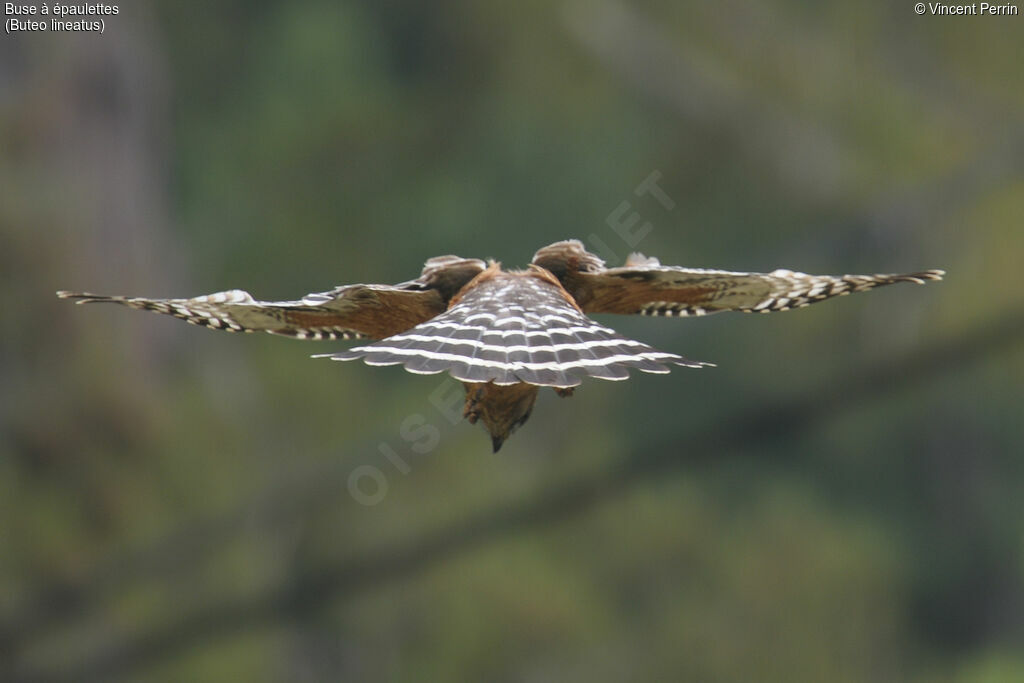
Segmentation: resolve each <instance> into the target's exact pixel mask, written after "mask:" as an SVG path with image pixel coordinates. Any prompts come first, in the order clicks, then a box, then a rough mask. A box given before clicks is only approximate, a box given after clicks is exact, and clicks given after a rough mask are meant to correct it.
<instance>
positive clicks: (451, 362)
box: [323, 274, 709, 387]
mask: <svg viewBox="0 0 1024 683" xmlns="http://www.w3.org/2000/svg"><path fill="white" fill-rule="evenodd" d="M503 275H504V277H502V278H496V279H494V280H490V281H487V282H485V283H482V284H480V285H478V286H477V287H476V288H475V289H473V290H471V291H469V292H468V293H466V294H465V295H464V296H463V298H462V299H461V300H460V301H459V302H458V303H457V304H456V305H455V306H453V307H452V308H451V309H449V310H448V311H447V312H446V313H444V314H442V315H440V316H437V317H436V318H433V319H431V320H428V321H427V322H424V323H421V324H420V325H417V326H416V327H414V328H412V329H410V330H408V331H407V332H402V333H399V334H396V335H393V336H391V337H388V338H387V339H383V340H381V341H379V342H377V343H375V344H370V345H368V346H360V347H356V348H353V349H349V350H348V351H342V352H340V353H333V354H323V356H326V357H329V358H331V359H333V360H355V359H358V358H362V359H363V360H364V361H365V362H366V363H367V364H369V365H403V366H404V367H405V369H406V370H409V371H410V372H415V373H423V374H433V373H439V372H448V373H450V374H451V375H452V376H453V377H455V378H456V379H459V380H462V381H464V382H474V383H485V382H492V383H494V384H496V385H511V384H517V383H520V382H525V383H528V384H535V385H539V386H551V387H574V386H577V385H579V384H580V382H582V380H583V379H584V378H585V377H597V378H601V379H609V380H622V379H626V378H627V377H628V376H629V370H630V369H636V370H641V371H643V372H653V373H666V372H668V371H669V364H674V365H681V366H685V367H701V366H704V365H709V364H708V363H698V362H694V361H690V360H687V359H685V358H683V357H682V356H679V355H676V354H673V353H665V352H662V351H658V350H656V349H654V348H652V347H650V346H648V345H646V344H643V343H641V342H638V341H634V340H632V339H627V338H625V337H623V336H621V335H619V334H618V333H616V332H615V331H614V330H611V329H609V328H607V327H604V326H602V325H599V324H598V323H596V322H594V321H593V320H591V319H589V318H587V317H586V316H585V315H583V314H582V313H580V312H579V311H578V310H577V309H575V308H574V307H573V306H572V305H570V304H569V303H568V302H567V301H566V300H565V299H564V298H563V296H562V295H561V293H560V292H559V290H558V289H556V288H555V287H554V286H553V285H551V284H549V283H547V282H545V281H543V280H539V279H537V278H533V277H530V276H523V275H510V274H503Z"/></svg>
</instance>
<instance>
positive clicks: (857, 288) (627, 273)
mask: <svg viewBox="0 0 1024 683" xmlns="http://www.w3.org/2000/svg"><path fill="white" fill-rule="evenodd" d="M533 262H534V263H535V264H538V265H542V266H543V267H545V268H547V269H548V270H550V271H551V272H553V273H555V274H556V275H557V276H558V277H559V279H560V280H561V281H562V283H563V284H564V285H565V287H566V289H567V290H569V291H570V292H571V293H572V294H573V296H574V297H575V298H576V301H577V302H578V303H579V305H580V307H581V308H582V310H583V311H584V312H586V313H620V314H627V315H632V314H639V315H656V316H696V315H707V314H709V313H718V312H720V311H740V312H743V313H772V312H774V311H787V310H789V309H791V308H801V307H803V306H809V305H810V304H812V303H817V302H818V301H824V300H825V299H830V298H832V297H836V296H845V295H847V294H852V293H854V292H863V291H867V290H869V289H873V288H875V287H881V286H884V285H891V284H895V283H897V282H913V283H916V284H924V283H925V282H926V281H928V280H941V279H942V276H943V275H944V272H943V271H941V270H925V271H921V272H917V273H907V274H898V275H885V274H882V275H808V274H807V273H798V272H794V271H792V270H783V269H780V270H775V271H772V272H771V273H745V272H735V271H728V270H706V269H702V268H682V267H678V266H663V265H661V263H660V262H659V261H658V259H656V258H648V257H645V256H644V255H643V254H631V255H630V257H629V258H628V259H627V260H626V264H625V265H624V266H622V267H620V268H605V266H604V261H602V260H601V259H600V258H598V257H597V256H595V255H594V254H591V253H589V252H587V251H586V250H585V249H584V248H583V245H582V244H581V243H580V242H578V241H576V240H567V241H564V242H556V243H555V244H552V245H550V246H547V247H544V248H543V249H541V250H539V251H538V252H537V254H536V255H535V256H534V261H533Z"/></svg>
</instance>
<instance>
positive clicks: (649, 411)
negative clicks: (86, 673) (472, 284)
mask: <svg viewBox="0 0 1024 683" xmlns="http://www.w3.org/2000/svg"><path fill="white" fill-rule="evenodd" d="M1021 21H1024V19H1021V18H1020V17H932V16H916V15H914V14H913V12H912V5H911V4H910V3H885V2H869V3H866V4H865V3H860V4H857V3H836V2H825V3H806V2H790V1H786V0H777V1H775V2H769V3H753V2H748V1H743V0H741V1H730V2H725V3H721V2H719V3H712V4H704V3H671V2H663V1H658V0H650V1H646V2H641V1H637V2H631V3H629V4H620V3H619V2H617V1H607V0H606V1H602V2H593V3H584V2H569V3H548V2H538V1H530V2H522V3H506V5H496V4H490V5H487V4H481V3H470V2H458V1H456V0H445V1H443V2H436V3H429V4H424V3H414V2H405V1H403V0H384V1H383V2H344V3H337V2H327V1H326V0H323V1H316V0H303V1H299V2H289V3H284V2H269V1H263V2H257V3H253V2H240V1H237V0H236V1H234V2H221V3H209V4H197V3H174V2H155V3H137V4H132V5H131V6H127V5H123V6H121V12H120V14H119V15H118V17H116V18H114V19H109V20H108V26H107V31H106V33H105V34H104V35H103V36H96V35H85V34H82V35H71V34H46V35H44V34H22V35H15V36H5V37H4V39H3V41H2V42H0V149H2V150H3V152H2V153H0V283H2V287H0V305H2V306H3V310H4V315H3V316H2V317H0V330H2V335H0V378H2V382H0V400H2V402H3V411H2V413H0V420H2V422H0V429H2V431H0V678H2V677H4V675H5V674H11V675H12V676H15V675H16V674H19V673H26V672H34V671H43V672H47V671H49V672H57V673H63V674H64V675H65V676H66V677H67V678H69V679H72V680H74V679H75V678H76V673H77V672H78V671H79V669H78V666H79V665H80V664H81V663H82V662H86V661H92V659H93V658H94V657H95V656H97V654H98V653H109V652H114V653H115V655H114V656H113V657H112V659H111V661H112V662H113V664H112V665H111V669H110V672H111V674H114V673H117V672H118V671H119V668H118V667H119V666H121V664H120V663H119V662H121V660H119V659H118V657H119V656H120V655H118V654H117V653H118V652H119V650H118V648H120V647H121V646H122V645H124V644H126V643H127V644H130V643H132V642H134V641H133V639H134V638H135V637H137V636H139V635H143V634H145V633H147V632H149V630H151V629H155V628H159V627H160V625H162V624H168V623H174V620H175V619H177V618H180V617H181V616H182V615H186V614H188V613H190V611H193V610H195V609H199V608H202V607H204V606H207V605H210V604H213V605H216V604H219V603H220V602H221V601H224V600H229V601H230V600H237V601H240V603H241V604H246V602H247V601H252V602H253V603H255V604H260V601H261V600H262V599H263V598H264V596H266V595H269V594H271V593H272V592H273V590H274V588H275V587H276V586H280V585H282V584H283V583H284V582H287V581H289V580H293V579H294V577H296V576H304V575H315V574H316V572H317V570H318V569H319V568H323V567H330V566H333V564H334V563H336V562H337V561H339V560H343V559H345V558H358V557H360V556H361V554H362V553H367V552H373V551H374V550H375V549H377V548H381V547H387V546H389V545H391V544H393V543H395V542H398V541H401V540H402V539H416V538H418V537H420V536H421V535H422V534H425V533H427V532H429V531H431V530H434V529H437V528H439V527H441V526H442V525H445V524H447V523H451V522H456V521H460V520H468V519H472V518H473V516H474V514H475V513H476V512H479V511H481V510H486V509H490V508H491V507H492V506H493V504H495V503H509V504H514V503H515V502H516V501H519V500H522V499H524V498H527V497H529V496H530V495H531V494H532V492H535V491H537V490H539V489H541V488H543V487H545V486H548V485H552V484H556V483H557V482H559V481H565V480H567V479H571V478H572V477H573V476H575V475H578V474H583V473H588V472H595V471H600V470H601V468H603V467H607V466H609V465H610V464H611V463H614V462H617V461H618V459H619V458H620V457H622V456H623V455H626V454H629V453H632V452H635V451H636V450H637V449H641V450H642V449H644V448H645V444H652V443H658V444H666V443H671V444H675V451H676V452H677V453H678V458H679V460H680V461H681V463H682V464H681V465H680V467H679V469H678V470H677V471H676V472H674V473H673V474H672V476H670V477H664V478H661V479H660V480H659V481H657V482H656V483H651V482H647V483H644V484H642V485H638V486H634V487H632V488H630V490H629V491H628V492H626V494H625V495H621V496H616V497H613V498H611V499H610V500H608V501H607V502H602V503H599V504H598V505H596V506H594V507H592V508H590V509H588V510H586V511H585V513H584V514H581V515H576V516H572V517H570V518H568V519H564V520H559V521H557V522H553V523H538V524H535V525H533V526H532V527H530V528H528V529H526V530H524V531H520V532H517V533H514V534H508V535H503V536H500V537H496V538H494V539H492V540H490V542H488V543H486V544H484V545H482V546H480V547H478V548H473V549H471V550H469V551H467V552H465V553H461V554H458V555H456V556H454V557H452V558H450V559H447V560H445V561H443V562H440V563H438V564H435V565H433V566H431V567H430V568H429V569H427V570H425V571H422V572H417V573H413V574H412V575H411V576H408V577H404V578H400V579H396V580H389V581H386V582H381V583H380V584H379V585H369V587H368V588H367V589H366V590H365V591H361V592H360V593H359V594H358V595H355V596H354V597H353V596H348V597H346V598H344V599H332V596H331V595H324V596H323V599H322V600H320V601H317V604H315V605H310V606H307V607H305V608H304V609H301V610H298V611H295V610H289V609H282V610H281V614H280V616H279V618H274V619H272V620H270V623H267V622H266V621H260V620H252V621H247V620H246V619H245V618H244V615H245V613H244V612H243V613H242V617H243V618H239V619H234V620H232V619H226V620H225V622H224V626H223V628H219V629H218V628H211V629H210V632H211V633H212V634H213V636H214V637H210V638H208V639H207V638H204V639H203V640H202V642H201V643H200V644H199V645H192V644H189V645H188V646H187V647H184V648H181V649H178V650H175V649H174V643H173V642H168V643H166V647H167V650H166V652H163V651H157V652H152V653H148V654H147V655H143V656H142V657H141V658H140V660H139V661H138V662H135V663H134V664H133V663H131V662H130V661H129V660H128V659H125V660H124V666H125V668H129V667H130V666H134V667H135V668H134V671H133V673H132V675H134V676H139V677H141V678H142V679H144V680H150V681H162V680H167V681H177V680H225V679H245V680H254V681H259V680H289V681H294V680H389V681H401V680H417V681H428V680H430V681H434V680H436V681H450V680H491V681H518V680H532V681H548V680H550V681H556V680H557V681H569V680H582V681H595V680H608V681H618V680H701V681H747V680H757V681H821V680H829V681H864V680H871V681H878V680H907V681H943V680H945V681H951V682H956V683H995V682H1002V681H1018V680H1022V679H1024V656H1022V655H1021V652H1022V651H1024V649H1022V648H1021V643H1022V639H1024V618H1022V616H1021V615H1022V614H1024V508H1022V506H1021V505H1020V498H1021V494H1020V492H1021V491H1022V490H1024V460H1022V458H1021V452H1022V450H1024V449H1022V448H1021V446H1022V444H1024V426H1022V422H1021V420H1020V417H1021V415H1020V405H1021V398H1022V396H1021V386H1024V354H1022V353H1021V349H1020V347H1019V346H1018V348H1017V349H1016V350H1015V351H1014V352H1012V353H1009V354H1002V355H1000V356H998V357H992V358H990V359H987V360H985V361H984V362H981V363H973V364H969V365H968V366H967V367H965V368H963V369H961V370H955V371H953V372H950V373H947V374H944V375H943V376H942V377H940V378H936V379H934V380H932V381H930V382H927V383H925V384H923V385H920V386H919V387H917V388H916V389H914V390H913V391H902V390H896V391H892V392H889V391H887V390H886V391H884V392H883V394H884V395H885V397H884V399H883V400H879V401H875V402H873V403H871V404H869V405H866V406H863V407H860V408H857V409H856V410H853V411H851V412H847V413H845V414H843V415H842V416H840V417H838V418H836V419H830V420H825V421H821V422H818V423H814V424H810V425H809V426H808V429H806V430H802V431H800V432H799V433H793V434H784V435H782V437H781V438H779V439H777V440H774V441H772V442H770V443H764V444H760V445H758V446H756V447H755V448H753V449H751V451H750V452H746V453H722V454H721V455H720V457H719V456H718V455H717V454H716V456H715V457H711V458H708V457H706V456H707V454H699V455H701V456H702V457H701V458H700V460H701V462H702V463H703V464H702V465H701V466H700V467H696V466H694V467H689V466H687V465H686V462H687V460H688V458H689V457H692V456H694V455H698V454H694V453H692V452H691V451H690V449H688V445H689V443H690V442H689V439H688V437H689V435H691V434H693V433H695V432H696V431H697V430H699V429H700V428H702V427H703V426H705V425H707V424H709V423H714V421H715V420H716V419H721V417H722V416H727V415H730V414H735V413H738V412H742V411H749V410H752V409H755V408H757V407H758V406H772V405H774V404H776V403H778V402H779V401H781V400H784V399H786V398H789V397H792V396H795V395H798V394H800V393H801V392H803V391H807V390H813V389H814V388H815V387H819V386H821V385H822V383H823V382H824V381H827V379H828V378H830V377H834V376H838V375H842V374H844V373H845V372H849V371H850V370H853V369H855V368H858V367H861V366H864V365H866V364H869V363H871V362H873V361H876V360H879V359H883V358H888V357H892V356H893V355H896V354H899V353H912V352H913V351H914V350H915V349H918V348H924V347H926V346H927V345H928V344H929V343H931V342H932V340H936V339H943V338H946V337H948V336H950V335H953V334H956V333H958V332H963V331H965V330H969V329H971V328H972V327H975V326H980V325H983V324H984V323H985V322H986V321H991V320H998V319H999V318H1000V317H1002V316H1004V315H1008V314H1010V313H1012V312H1015V311H1016V312H1017V313H1018V315H1019V312H1020V310H1021V306H1022V304H1024V296H1022V294H1021V289H1020V287H1019V284H1018V281H1017V274H1018V271H1019V269H1020V268H1019V261H1020V256H1021V254H1022V253H1024V230H1022V223H1024V221H1022V217H1024V70H1022V69H1021V68H1020V65H1021V64H1022V63H1024V43H1022V41H1021V40H1020V36H1021V32H1020V22H1021ZM655 171H656V172H658V173H659V174H660V180H659V182H660V184H661V186H662V187H663V188H664V190H665V192H666V193H667V194H668V196H669V197H671V198H672V200H673V202H674V208H673V209H672V210H670V211H669V210H666V209H665V208H664V207H662V206H661V205H660V204H659V203H658V202H657V201H656V200H655V199H654V198H652V197H651V196H646V197H638V196H637V195H636V194H635V193H634V188H635V187H636V186H637V185H639V184H640V183H641V182H642V181H643V180H644V179H645V178H648V177H649V176H650V174H651V173H652V172H655ZM623 202H629V208H630V210H632V211H636V212H637V213H638V214H639V215H640V216H641V219H642V220H643V221H648V222H650V224H651V226H652V230H651V231H650V233H649V235H647V236H646V237H645V238H644V239H643V240H642V242H641V243H640V244H639V245H636V248H638V249H640V250H642V251H644V252H645V253H652V254H655V255H657V256H659V257H660V258H661V259H662V261H663V262H665V263H679V264H686V265H693V266H706V267H727V268H735V269H751V270H770V269H773V268H775V267H787V268H793V269H799V270H805V271H808V272H823V273H824V272H897V271H909V270H916V269H922V268H932V267H941V268H946V269H947V270H948V271H949V276H948V279H947V281H946V282H943V283H941V284H937V285H931V286H929V287H927V288H924V289H921V288H911V287H904V288H893V289H892V290H888V289H887V290H884V291H882V292H878V293H874V294H869V295H865V296H858V297H853V298H851V299H844V300H841V301H837V302H831V303H829V304H826V305H823V306H820V307H817V306H816V307H812V308H810V309H808V310H805V311H800V312H797V313H788V314H782V315H777V316H767V317H762V316H738V315H737V316H716V317H713V318H708V319H702V320H647V319H644V320H619V319H616V320H609V321H606V322H609V323H610V324H613V325H614V326H615V327H616V328H617V329H619V330H620V331H622V332H623V333H624V334H627V335H629V336H634V337H637V338H640V339H644V340H646V341H649V342H651V343H653V344H654V345H655V346H658V347H661V348H664V349H667V350H672V351H678V352H682V353H684V354H686V355H687V356H689V357H691V358H695V359H701V360H710V361H714V362H716V363H718V367H717V368H715V369H713V370H704V371H701V372H699V373H698V372H690V371H685V370H680V371H678V372H674V373H673V374H672V375H671V376H669V377H651V376H642V377H635V378H633V379H632V380H631V381H630V382H627V383H621V384H611V383H600V382H591V383H590V384H587V385H586V386H584V387H582V388H581V390H580V391H578V392H577V395H576V396H575V397H573V398H572V399H570V400H560V399H557V398H556V397H554V396H548V395H545V396H542V397H541V400H540V403H539V405H538V408H537V410H536V411H535V413H534V416H533V418H532V419H531V421H530V423H529V424H528V425H527V426H526V427H525V428H524V429H523V430H522V431H521V432H519V433H517V434H516V436H515V437H514V438H513V439H512V440H511V441H510V442H509V443H508V444H507V445H506V447H505V449H504V450H503V451H502V452H501V454H500V456H491V455H490V454H489V453H488V452H487V451H488V450H489V449H487V448H486V446H487V439H486V436H485V435H484V433H483V432H482V431H481V430H480V429H479V428H474V427H471V426H469V425H467V424H465V423H459V424H457V425H453V424H451V423H450V422H448V420H447V419H446V418H445V417H444V416H443V415H442V414H441V412H440V411H438V409H437V408H436V407H435V406H434V404H433V403H432V402H431V400H430V396H431V394H432V392H435V391H439V392H441V394H444V393H445V391H452V390H453V389H452V387H453V386H454V385H452V386H447V385H445V380H443V379H441V378H438V377H418V376H412V375H408V374H406V373H404V372H402V371H401V370H398V369H395V368H383V369H371V368H367V367H365V366H359V365H355V364H329V363H326V362H325V361H313V360H309V359H308V358H306V356H307V355H308V354H309V353H314V352H322V351H326V350H330V349H332V348H335V347H336V344H330V343H327V344H325V343H308V344H299V343H297V342H290V341H286V340H281V339H275V338H270V337H267V338H262V337H244V338H238V337H232V336H228V335H216V334H208V333H206V332H205V331H197V330H194V329H191V328H186V327H185V326H184V325H180V323H178V322H177V321H173V320H169V319H160V318H157V317H156V316H142V315H136V314H130V313H128V312H127V311H125V310H107V309H103V308H97V309H91V308H90V309H76V308H72V307H69V306H68V305H67V304H66V303H65V302H58V301H57V300H55V299H54V298H53V296H52V292H53V291H54V290H56V289H83V290H96V291H106V290H109V291H110V292H111V293H126V294H139V295H152V296H170V295H174V296H191V295H197V294H200V293H205V292H212V291H217V290H221V289H227V288H232V287H241V288H245V289H248V290H250V291H252V292H253V293H254V295H256V296H257V297H263V298H290V297H294V296H298V295H301V294H302V293H305V292H308V291H321V290H324V289H327V288H329V287H331V286H333V285H335V284H341V283H348V282H398V281H401V280H405V279H409V278H411V277H414V276H415V274H416V273H417V272H418V270H419V267H420V264H421V263H422V261H423V260H424V259H425V258H427V257H429V256H433V255H437V254H445V253H458V254H461V255H464V256H476V257H495V258H498V259H500V260H503V261H504V262H505V263H506V265H509V266H517V265H522V264H525V263H526V262H528V260H529V258H530V256H531V254H532V253H533V251H534V250H535V249H537V248H539V247H541V246H543V245H545V244H548V243H550V242H553V241H555V240H559V239H565V238H569V237H577V238H580V239H583V240H584V241H586V242H587V243H588V245H589V246H591V247H592V248H594V249H597V250H601V251H609V252H611V253H609V254H606V255H607V256H608V258H609V260H611V261H615V262H618V261H620V260H621V259H623V258H624V257H625V256H626V255H627V253H628V252H629V251H631V250H632V247H633V245H629V244H626V242H625V241H624V239H623V238H622V237H621V236H620V235H618V234H617V233H616V232H615V231H614V230H613V229H612V227H611V226H610V223H609V217H610V216H611V215H612V213H613V212H614V211H615V210H616V209H617V208H618V207H620V205H621V204H622V203H623ZM595 238H596V239H595ZM897 388H898V387H897ZM455 390H456V391H457V387H456V389H455ZM416 415H418V416H420V421H421V422H425V423H426V424H429V425H431V426H433V427H434V428H436V429H437V430H438V433H439V436H440V441H439V445H438V447H437V448H436V449H433V450H432V451H431V452H429V453H427V454H420V453H417V452H416V451H415V450H413V448H412V444H411V443H410V441H408V440H406V439H404V438H403V424H404V423H405V421H406V420H407V419H408V418H409V416H416ZM387 453H395V454H397V455H398V457H400V458H402V459H403V461H404V462H405V463H406V464H407V466H408V472H407V473H405V474H403V473H401V472H400V470H399V469H398V468H396V466H395V465H394V464H393V462H392V460H389V459H388V458H387V456H386V454H387ZM360 465H371V466H373V467H376V468H379V470H380V471H381V472H383V473H384V477H385V480H386V487H387V489H386V492H385V493H384V495H383V497H382V500H381V501H380V502H379V503H378V504H377V505H374V506H363V505H360V504H358V503H357V502H356V500H355V499H354V498H353V496H352V495H351V494H350V492H349V481H350V475H351V473H352V472H353V471H355V470H356V468H357V467H358V466H360ZM364 483H365V482H364ZM367 486H369V484H367ZM76 591H77V592H76ZM72 596H77V597H76V600H77V602H75V601H72ZM82 596H85V597H82ZM44 598H45V599H44ZM158 650H159V648H158ZM122 654H123V653H122Z"/></svg>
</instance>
